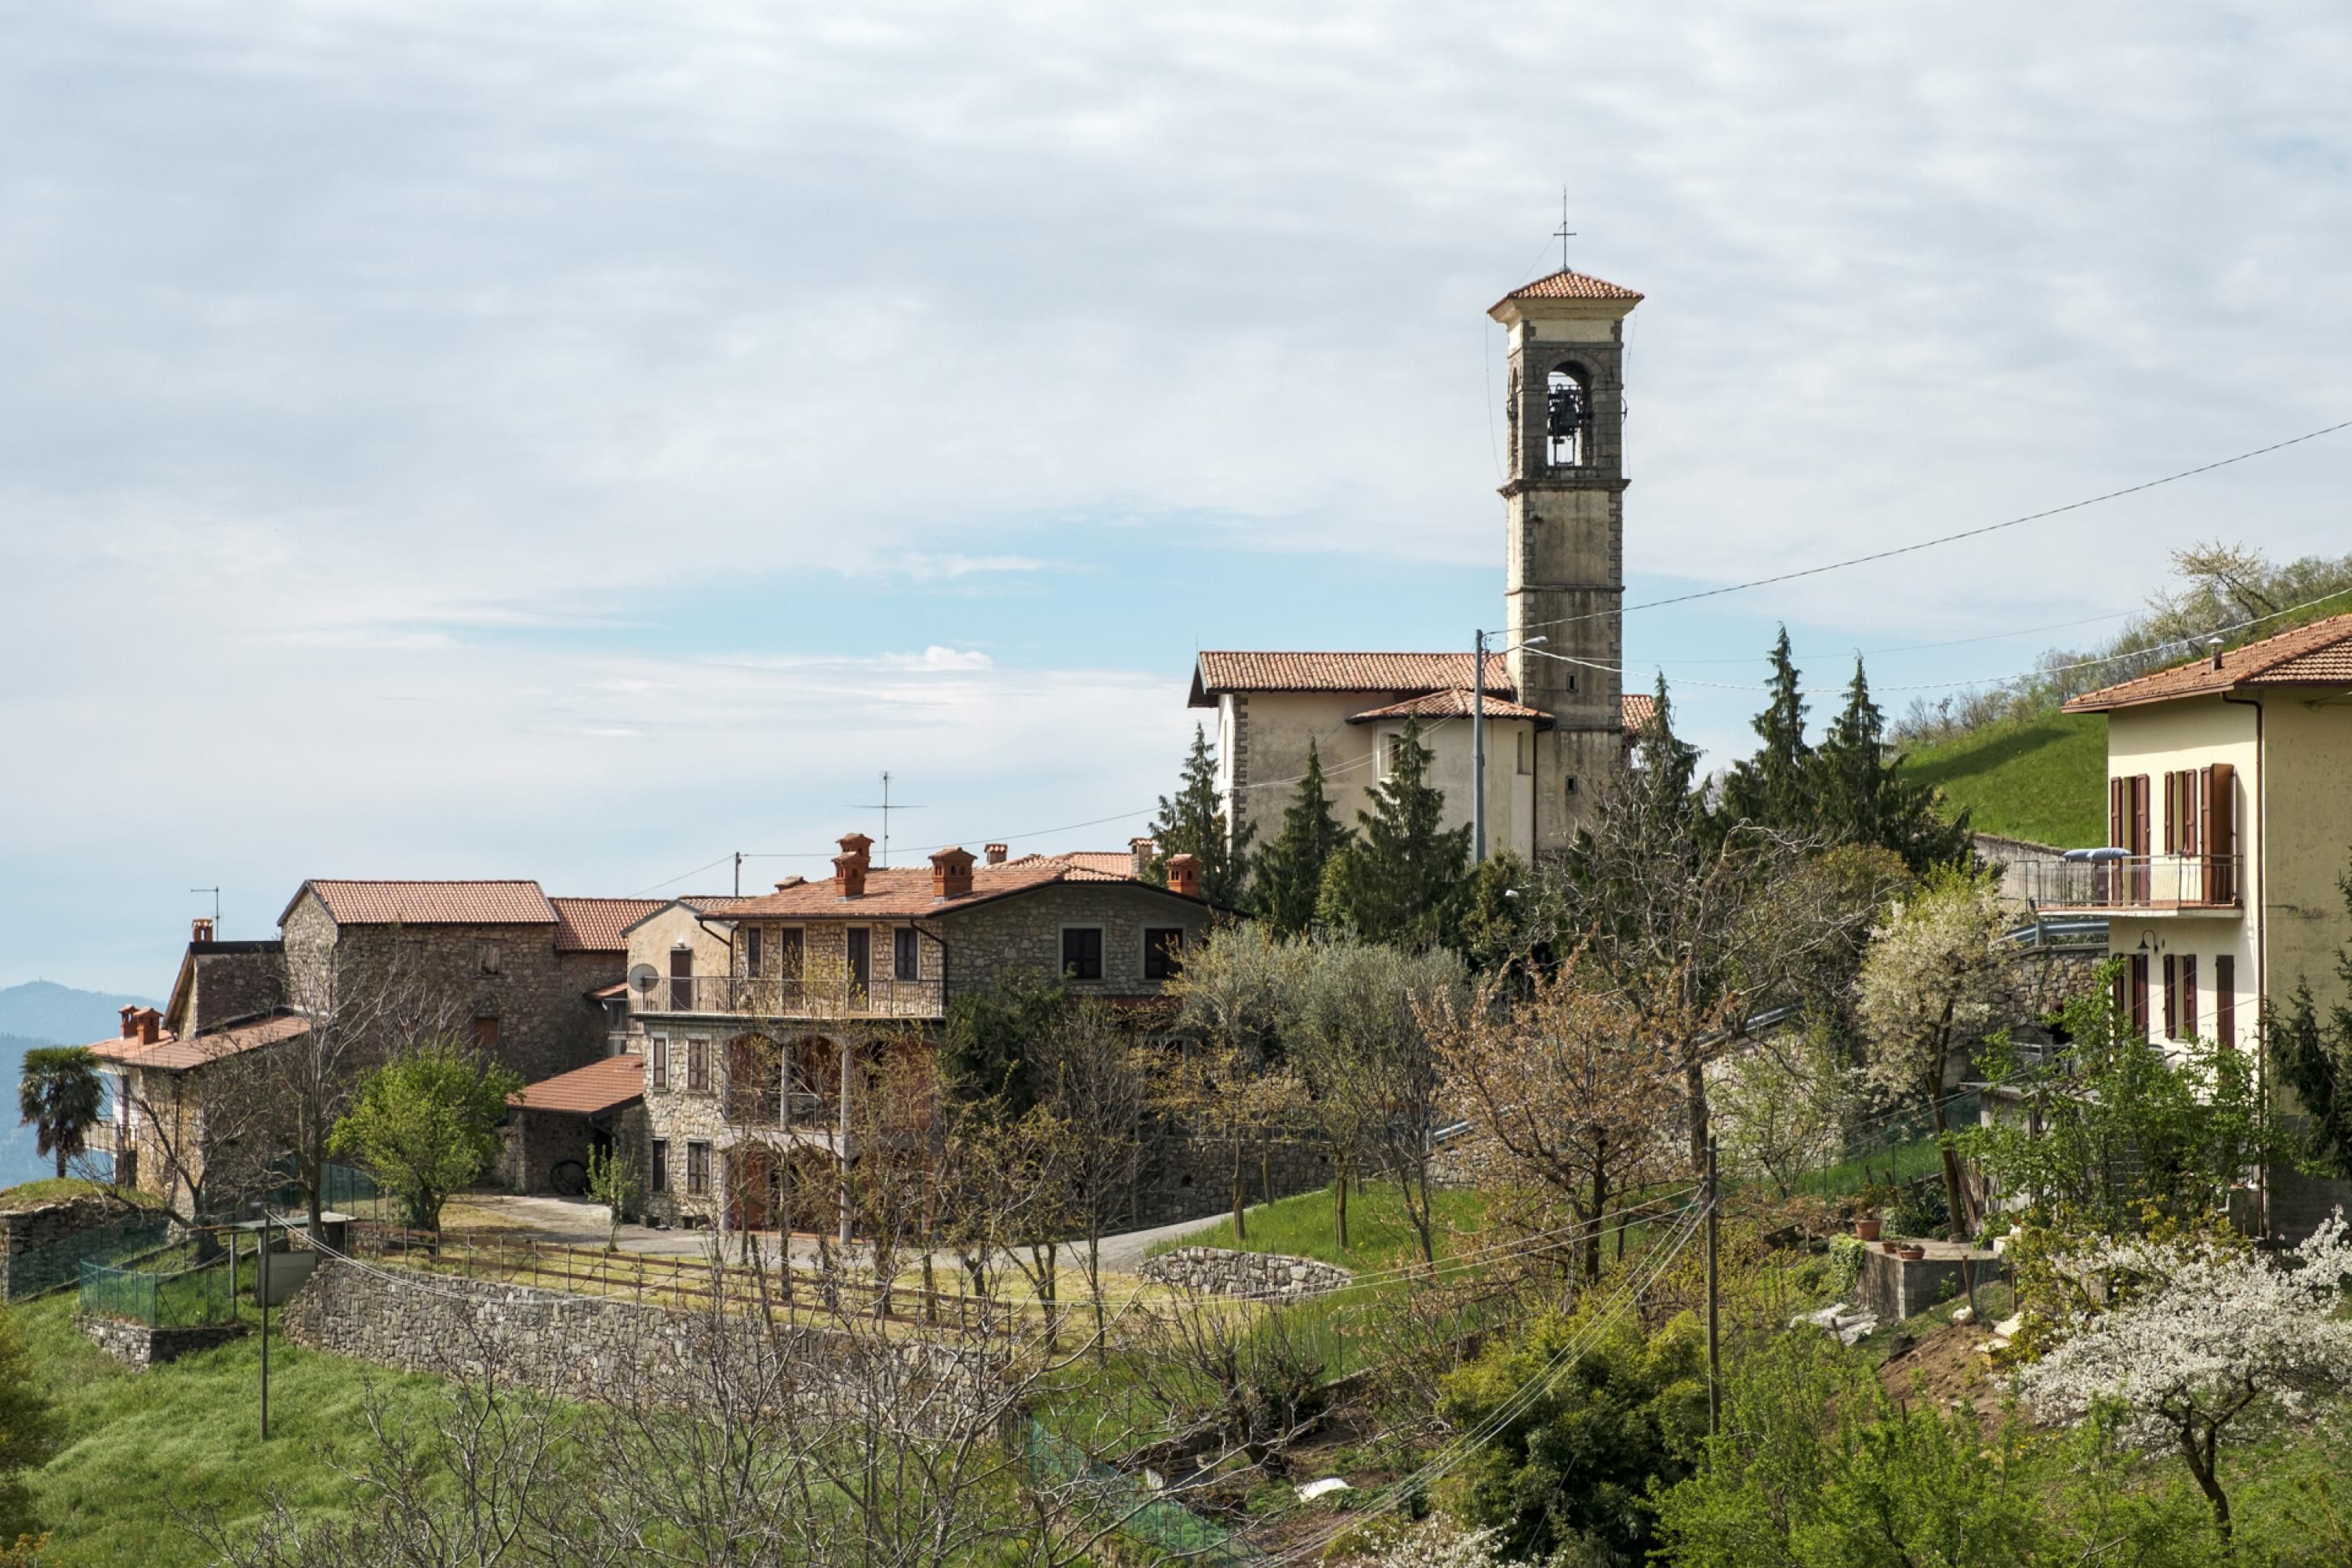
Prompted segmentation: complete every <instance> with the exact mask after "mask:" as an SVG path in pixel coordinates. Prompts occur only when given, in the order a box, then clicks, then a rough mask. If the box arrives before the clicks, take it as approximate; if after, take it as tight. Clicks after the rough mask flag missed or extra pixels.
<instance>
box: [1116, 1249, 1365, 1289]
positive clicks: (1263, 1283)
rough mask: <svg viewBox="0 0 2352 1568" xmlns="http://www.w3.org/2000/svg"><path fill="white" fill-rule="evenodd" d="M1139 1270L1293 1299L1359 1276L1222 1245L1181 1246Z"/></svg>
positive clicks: (1181, 1282)
mask: <svg viewBox="0 0 2352 1568" xmlns="http://www.w3.org/2000/svg"><path fill="white" fill-rule="evenodd" d="M1136 1273H1137V1274H1138V1275H1139V1276H1141V1277H1142V1278H1143V1279H1149V1280H1151V1281H1152V1282H1153V1283H1155V1284H1160V1285H1173V1286H1175V1287H1176V1288H1177V1289H1181V1290H1195V1291H1199V1292H1200V1293H1201V1294H1202V1295H1205V1296H1249V1297H1255V1298H1258V1299H1261V1300H1300V1299H1304V1298H1306V1297H1308V1296H1320V1295H1323V1294H1325V1293H1327V1292H1328V1291H1332V1290H1337V1289H1339V1287H1340V1286H1342V1285H1345V1284H1346V1283H1347V1282H1348V1281H1349V1280H1350V1279H1354V1278H1355V1276H1354V1275H1352V1274H1350V1273H1349V1272H1348V1271H1347V1270H1346V1269H1344V1268H1339V1267H1337V1266H1336V1265H1334V1264H1329V1263H1323V1262H1319V1261H1318V1260H1317V1259H1315V1258H1290V1257H1286V1256H1285V1255H1284V1254H1282V1253H1279V1252H1233V1251H1228V1250H1227V1249H1225V1248H1223V1247H1178V1248H1176V1249H1175V1250H1174V1251H1172V1252H1163V1253H1161V1254H1160V1256H1159V1257H1157V1258H1146V1259H1145V1260H1144V1263H1143V1267H1142V1268H1139V1269H1137V1270H1136Z"/></svg>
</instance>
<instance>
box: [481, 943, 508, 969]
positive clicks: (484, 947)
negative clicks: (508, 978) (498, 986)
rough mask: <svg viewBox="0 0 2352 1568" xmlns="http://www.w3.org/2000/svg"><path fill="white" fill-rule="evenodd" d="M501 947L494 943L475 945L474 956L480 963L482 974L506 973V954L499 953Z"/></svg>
mask: <svg viewBox="0 0 2352 1568" xmlns="http://www.w3.org/2000/svg"><path fill="white" fill-rule="evenodd" d="M501 946H502V944H500V943H499V942H478V943H477V944H476V945H475V948H474V956H475V958H476V959H477V960H478V962H479V963H480V964H481V966H482V973H485V974H503V973H506V954H505V952H502V951H501Z"/></svg>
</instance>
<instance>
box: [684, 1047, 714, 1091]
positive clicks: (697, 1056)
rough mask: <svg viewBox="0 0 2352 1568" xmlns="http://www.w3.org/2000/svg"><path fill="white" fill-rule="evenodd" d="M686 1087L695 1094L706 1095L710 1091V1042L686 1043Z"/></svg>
mask: <svg viewBox="0 0 2352 1568" xmlns="http://www.w3.org/2000/svg"><path fill="white" fill-rule="evenodd" d="M686 1087H687V1089H688V1091H689V1092H691V1093H695V1094H704V1093H708V1092H709V1089H710V1042H709V1040H688V1041H687V1042H686Z"/></svg>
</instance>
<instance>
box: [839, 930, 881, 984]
mask: <svg viewBox="0 0 2352 1568" xmlns="http://www.w3.org/2000/svg"><path fill="white" fill-rule="evenodd" d="M841 973H842V978H843V979H844V980H845V981H846V982H848V984H850V985H851V986H853V987H854V988H856V990H859V991H866V990H871V989H872V988H873V985H874V928H873V927H871V926H846V927H844V928H843V930H842V933H841Z"/></svg>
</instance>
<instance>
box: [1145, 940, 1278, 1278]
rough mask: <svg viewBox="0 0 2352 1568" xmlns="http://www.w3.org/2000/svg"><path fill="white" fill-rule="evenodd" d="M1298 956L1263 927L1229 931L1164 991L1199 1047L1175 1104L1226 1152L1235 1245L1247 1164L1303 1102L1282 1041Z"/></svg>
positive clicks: (1243, 1233) (1241, 1227)
mask: <svg viewBox="0 0 2352 1568" xmlns="http://www.w3.org/2000/svg"><path fill="white" fill-rule="evenodd" d="M1300 952H1301V950H1300V948H1299V946H1298V944H1297V943H1296V942H1283V941H1280V940H1278V939H1276V937H1275V936H1274V935H1273V934H1272V933H1271V932H1270V931H1266V930H1265V928H1264V927H1261V926H1256V925H1239V926H1228V927H1226V928H1224V929H1223V930H1222V931H1215V932H1213V933H1212V935H1211V936H1210V938H1209V940H1208V941H1206V942H1202V943H1200V944H1199V945H1198V946H1196V947H1194V948H1192V950H1191V951H1190V952H1186V953H1185V955H1184V967H1183V969H1182V971H1181V973H1179V974H1178V975H1177V977H1176V978H1175V979H1174V980H1173V981H1171V983H1170V984H1169V986H1168V990H1169V993H1170V994H1171V995H1173V996H1174V997H1175V998H1176V999H1177V1004H1178V1009H1179V1011H1178V1018H1179V1024H1180V1026H1181V1027H1182V1028H1184V1029H1186V1030H1187V1031H1189V1032H1190V1033H1191V1034H1192V1036H1193V1037H1194V1039H1195V1041H1196V1042H1197V1044H1196V1045H1195V1046H1194V1047H1192V1049H1191V1050H1190V1051H1189V1052H1188V1053H1187V1056H1186V1060H1185V1063H1184V1067H1183V1068H1182V1070H1181V1072H1180V1074H1179V1076H1178V1080H1177V1085H1176V1089H1177V1094H1176V1103H1177V1104H1178V1105H1179V1107H1180V1108H1181V1111H1182V1112H1183V1114H1184V1116H1185V1119H1186V1120H1187V1121H1190V1122H1191V1123H1192V1125H1193V1126H1195V1127H1197V1128H1200V1129H1202V1130H1204V1131H1209V1132H1210V1133H1211V1134H1212V1135H1213V1136H1214V1137H1217V1138H1219V1139H1221V1140H1222V1141H1223V1142H1224V1144H1225V1146H1226V1148H1227V1150H1228V1151H1229V1152H1230V1154H1231V1158H1232V1164H1231V1192H1232V1198H1233V1217H1234V1239H1235V1240H1236V1241H1245V1240H1247V1239H1248V1237H1249V1227H1248V1221H1247V1219H1246V1217H1245V1216H1244V1212H1243V1211H1244V1207H1245V1205H1246V1204H1247V1201H1248V1189H1247V1187H1246V1186H1245V1185H1244V1182H1243V1170H1244V1165H1243V1161H1244V1155H1245V1154H1246V1152H1247V1151H1248V1149H1249V1146H1250V1144H1251V1143H1252V1142H1253V1141H1255V1140H1256V1139H1258V1138H1261V1137H1263V1136H1264V1135H1265V1131H1266V1130H1267V1129H1268V1128H1269V1127H1271V1126H1272V1125H1273V1124H1274V1123H1275V1122H1276V1121H1277V1120H1279V1118H1280V1117H1281V1116H1282V1115H1283V1114H1284V1113H1285V1112H1286V1111H1288V1110H1292V1109H1294V1108H1295V1107H1297V1105H1298V1103H1299V1101H1300V1089H1299V1085H1298V1082H1297V1078H1296V1077H1295V1076H1294V1075H1293V1073H1292V1072H1291V1070H1290V1068H1289V1066H1288V1064H1287V1062H1286V1060H1285V1056H1284V1049H1283V1033H1282V1027H1283V1022H1284V1019H1285V1017H1286V1015H1287V1010H1288V1000H1287V998H1288V995H1289V993H1290V991H1291V989H1292V987H1293V986H1295V985H1296V984H1297V974H1298V967H1299V962H1300Z"/></svg>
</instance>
